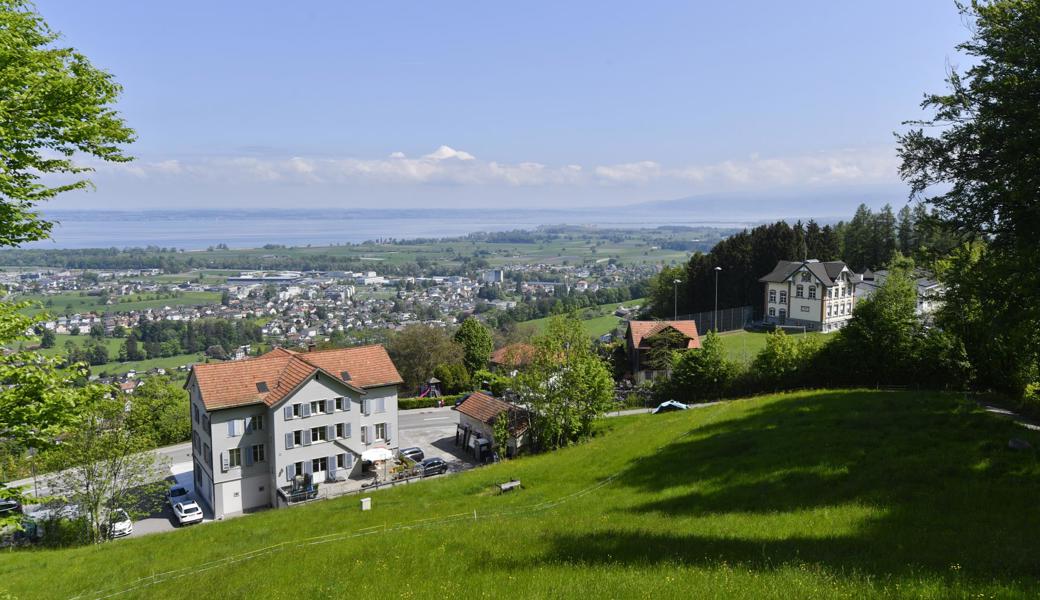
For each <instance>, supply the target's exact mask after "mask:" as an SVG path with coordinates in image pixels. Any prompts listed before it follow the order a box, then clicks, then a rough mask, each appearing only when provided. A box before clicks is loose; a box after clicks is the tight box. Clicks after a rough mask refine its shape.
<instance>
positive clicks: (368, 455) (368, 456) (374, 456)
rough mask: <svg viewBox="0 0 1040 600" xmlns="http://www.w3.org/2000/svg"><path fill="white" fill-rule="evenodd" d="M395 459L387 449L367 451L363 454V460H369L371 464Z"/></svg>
mask: <svg viewBox="0 0 1040 600" xmlns="http://www.w3.org/2000/svg"><path fill="white" fill-rule="evenodd" d="M393 457H394V453H393V452H391V451H389V450H387V449H386V448H372V449H371V450H365V451H364V452H362V453H361V460H367V461H370V462H378V461H381V460H390V459H391V458H393Z"/></svg>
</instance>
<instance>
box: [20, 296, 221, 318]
mask: <svg viewBox="0 0 1040 600" xmlns="http://www.w3.org/2000/svg"><path fill="white" fill-rule="evenodd" d="M14 300H16V301H19V302H22V301H28V302H32V303H34V306H31V307H29V308H27V309H25V311H24V312H26V313H27V314H33V315H35V314H39V313H43V312H53V313H55V314H74V313H89V312H94V313H99V314H100V313H115V312H126V311H131V310H144V309H149V308H162V307H164V306H200V305H206V304H219V303H220V293H219V292H180V293H178V294H177V295H176V296H168V295H166V294H160V295H159V297H157V296H156V294H153V293H144V294H132V295H129V296H122V297H114V298H113V303H112V304H105V303H104V302H102V301H101V297H100V296H87V295H82V296H81V295H80V294H79V293H78V292H72V293H64V294H53V295H43V294H24V295H21V296H18V297H16V298H15V299H14Z"/></svg>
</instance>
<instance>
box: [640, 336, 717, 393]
mask: <svg viewBox="0 0 1040 600" xmlns="http://www.w3.org/2000/svg"><path fill="white" fill-rule="evenodd" d="M733 374H734V366H733V365H732V364H731V363H730V362H729V361H727V360H726V351H725V349H724V348H723V347H722V340H721V339H720V338H719V336H718V334H717V333H715V332H714V331H709V332H708V334H707V335H705V336H704V337H702V338H701V347H700V348H691V349H689V350H683V351H680V352H676V353H675V362H674V364H673V366H672V376H671V378H670V379H669V380H668V381H667V383H666V384H664V385H662V386H661V391H660V392H658V394H657V395H658V398H659V400H661V401H664V400H678V401H679V402H684V403H690V402H699V401H704V400H709V399H718V398H721V397H722V395H723V394H724V393H725V392H726V390H727V389H728V387H729V384H730V380H731V379H732V377H733Z"/></svg>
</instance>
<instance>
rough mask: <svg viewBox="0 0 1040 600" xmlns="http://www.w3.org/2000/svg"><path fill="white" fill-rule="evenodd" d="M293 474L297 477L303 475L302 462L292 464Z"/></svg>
mask: <svg viewBox="0 0 1040 600" xmlns="http://www.w3.org/2000/svg"><path fill="white" fill-rule="evenodd" d="M293 473H295V474H297V475H303V461H302V460H301V461H300V462H298V463H293Z"/></svg>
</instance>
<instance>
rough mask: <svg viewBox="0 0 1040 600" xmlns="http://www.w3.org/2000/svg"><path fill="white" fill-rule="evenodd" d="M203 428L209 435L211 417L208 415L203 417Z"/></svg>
mask: <svg viewBox="0 0 1040 600" xmlns="http://www.w3.org/2000/svg"><path fill="white" fill-rule="evenodd" d="M202 427H203V428H204V429H205V430H206V433H209V415H208V414H205V415H202Z"/></svg>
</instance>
